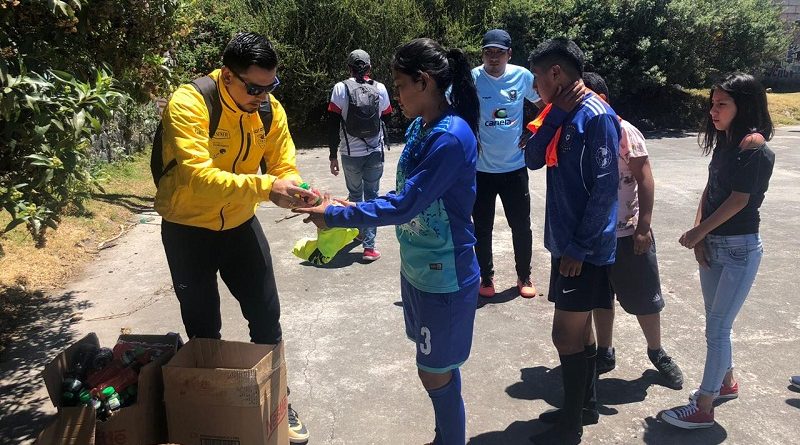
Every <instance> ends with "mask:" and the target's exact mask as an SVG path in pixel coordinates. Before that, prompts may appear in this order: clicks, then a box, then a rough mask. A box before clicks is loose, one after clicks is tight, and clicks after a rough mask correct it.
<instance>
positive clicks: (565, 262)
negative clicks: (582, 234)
mask: <svg viewBox="0 0 800 445" xmlns="http://www.w3.org/2000/svg"><path fill="white" fill-rule="evenodd" d="M582 268H583V261H578V260H576V259H575V258H572V257H570V256H568V255H564V256H562V257H561V262H560V263H559V265H558V272H559V273H560V274H561V275H562V276H565V277H577V276H578V275H580V274H581V269H582Z"/></svg>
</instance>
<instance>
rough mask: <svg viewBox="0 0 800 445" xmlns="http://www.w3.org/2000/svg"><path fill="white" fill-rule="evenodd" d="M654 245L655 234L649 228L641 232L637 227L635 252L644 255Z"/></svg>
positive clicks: (634, 236) (634, 237) (634, 239)
mask: <svg viewBox="0 0 800 445" xmlns="http://www.w3.org/2000/svg"><path fill="white" fill-rule="evenodd" d="M652 245H653V234H652V232H650V230H648V231H647V232H644V233H640V231H639V230H638V229H637V230H636V232H634V234H633V254H634V255H642V254H643V253H646V252H647V251H648V250H650V246H652Z"/></svg>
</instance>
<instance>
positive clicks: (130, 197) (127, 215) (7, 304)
mask: <svg viewBox="0 0 800 445" xmlns="http://www.w3.org/2000/svg"><path fill="white" fill-rule="evenodd" d="M148 162H149V154H146V153H145V154H141V155H138V156H135V157H133V158H131V159H130V160H128V161H123V162H120V163H117V164H113V165H109V166H108V168H107V169H106V172H105V176H106V180H105V181H104V184H103V189H104V190H103V191H98V192H97V193H95V194H94V196H93V198H92V199H91V200H90V201H89V202H87V203H86V209H87V212H85V213H84V214H81V215H65V216H63V217H62V221H61V224H60V225H59V228H58V229H57V230H50V231H48V233H47V243H46V246H45V247H43V248H36V247H35V245H34V244H35V243H34V242H33V240H32V238H31V236H30V234H29V233H28V232H27V231H26V230H25V228H24V226H18V227H17V228H15V229H14V230H12V231H11V232H8V233H5V234H3V235H0V246H2V247H0V353H2V348H3V345H7V344H8V343H7V341H8V340H9V339H10V338H11V332H13V329H14V326H15V325H17V324H18V323H19V321H18V320H19V319H20V317H19V316H20V314H24V313H26V312H25V311H32V310H35V309H36V306H38V305H40V304H42V302H44V301H46V297H45V296H46V295H47V294H48V293H49V292H51V291H52V290H54V289H58V288H59V287H62V286H63V285H64V284H66V283H67V281H69V280H70V279H72V278H73V277H75V276H76V275H78V274H79V273H80V271H81V270H83V267H84V266H85V265H86V264H87V263H88V262H90V261H92V259H93V258H94V257H95V256H96V254H97V253H98V252H99V251H100V250H102V249H107V248H109V247H113V246H114V245H115V243H116V242H117V240H118V239H119V238H120V237H121V236H122V235H123V234H124V233H125V232H127V231H128V230H130V229H131V228H132V227H133V226H134V225H136V224H137V223H138V218H137V216H136V215H137V214H139V213H142V212H145V211H149V210H152V205H153V198H152V197H153V195H154V193H155V188H154V186H153V184H152V180H151V179H150V173H149V164H148ZM9 220H10V217H9V215H8V214H7V213H4V212H0V227H4V226H5V225H6V224H7V223H8V221H9Z"/></svg>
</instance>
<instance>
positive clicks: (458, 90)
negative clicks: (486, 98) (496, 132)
mask: <svg viewBox="0 0 800 445" xmlns="http://www.w3.org/2000/svg"><path fill="white" fill-rule="evenodd" d="M392 68H393V69H395V70H397V71H400V72H402V73H405V74H407V75H409V76H411V77H412V78H413V79H414V80H417V79H419V77H420V75H421V73H423V72H425V73H428V74H429V75H430V76H431V77H433V78H434V80H436V84H437V85H438V87H439V89H441V91H442V92H443V93H444V92H445V91H447V87H449V86H452V90H451V93H450V97H449V100H450V103H451V104H452V106H453V108H454V109H455V111H456V114H458V115H459V116H460V117H461V118H462V119H464V120H465V121H466V122H467V124H469V127H470V128H471V129H472V132H473V133H475V137H477V136H478V121H479V120H480V104H479V103H478V91H477V90H476V89H475V82H474V81H473V80H472V73H471V71H472V69H471V67H470V64H469V61H468V60H467V55H466V54H464V52H463V51H461V50H460V49H457V48H453V49H451V50H449V51H445V49H444V48H442V46H441V45H440V44H439V43H438V42H436V41H435V40H431V39H428V38H419V39H414V40H412V41H410V42H408V43H406V44H405V45H402V46H401V47H400V48H398V49H397V52H396V53H395V55H394V59H393V60H392ZM445 94H446V93H445Z"/></svg>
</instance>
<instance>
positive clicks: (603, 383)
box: [506, 366, 659, 416]
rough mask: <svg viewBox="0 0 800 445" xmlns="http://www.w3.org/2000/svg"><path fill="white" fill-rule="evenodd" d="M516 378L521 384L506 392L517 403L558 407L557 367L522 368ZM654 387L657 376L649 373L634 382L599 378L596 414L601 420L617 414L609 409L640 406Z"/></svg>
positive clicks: (559, 387) (558, 371)
mask: <svg viewBox="0 0 800 445" xmlns="http://www.w3.org/2000/svg"><path fill="white" fill-rule="evenodd" d="M520 374H521V375H520V380H521V381H520V382H517V383H514V384H513V385H511V386H509V387H508V388H506V393H507V394H508V395H509V396H511V397H513V398H515V399H521V400H543V401H545V402H546V403H547V404H549V405H551V406H553V407H560V406H561V398H562V389H561V386H562V383H561V367H560V366H557V367H555V368H553V369H550V368H548V367H546V366H536V367H533V368H524V369H522V370H521V372H520ZM658 383H659V374H658V372H657V371H654V370H652V369H648V370H646V371H645V372H644V373H643V374H642V376H641V377H639V378H637V379H635V380H622V379H617V378H602V377H601V378H600V379H599V380H598V381H597V401H598V404H599V405H600V406H599V407H598V411H600V414H602V415H605V416H608V415H614V414H617V412H618V411H617V410H616V409H614V408H610V407H609V405H625V404H628V403H636V402H641V401H642V400H644V399H645V397H647V389H648V388H649V387H650V386H651V385H656V384H658Z"/></svg>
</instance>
